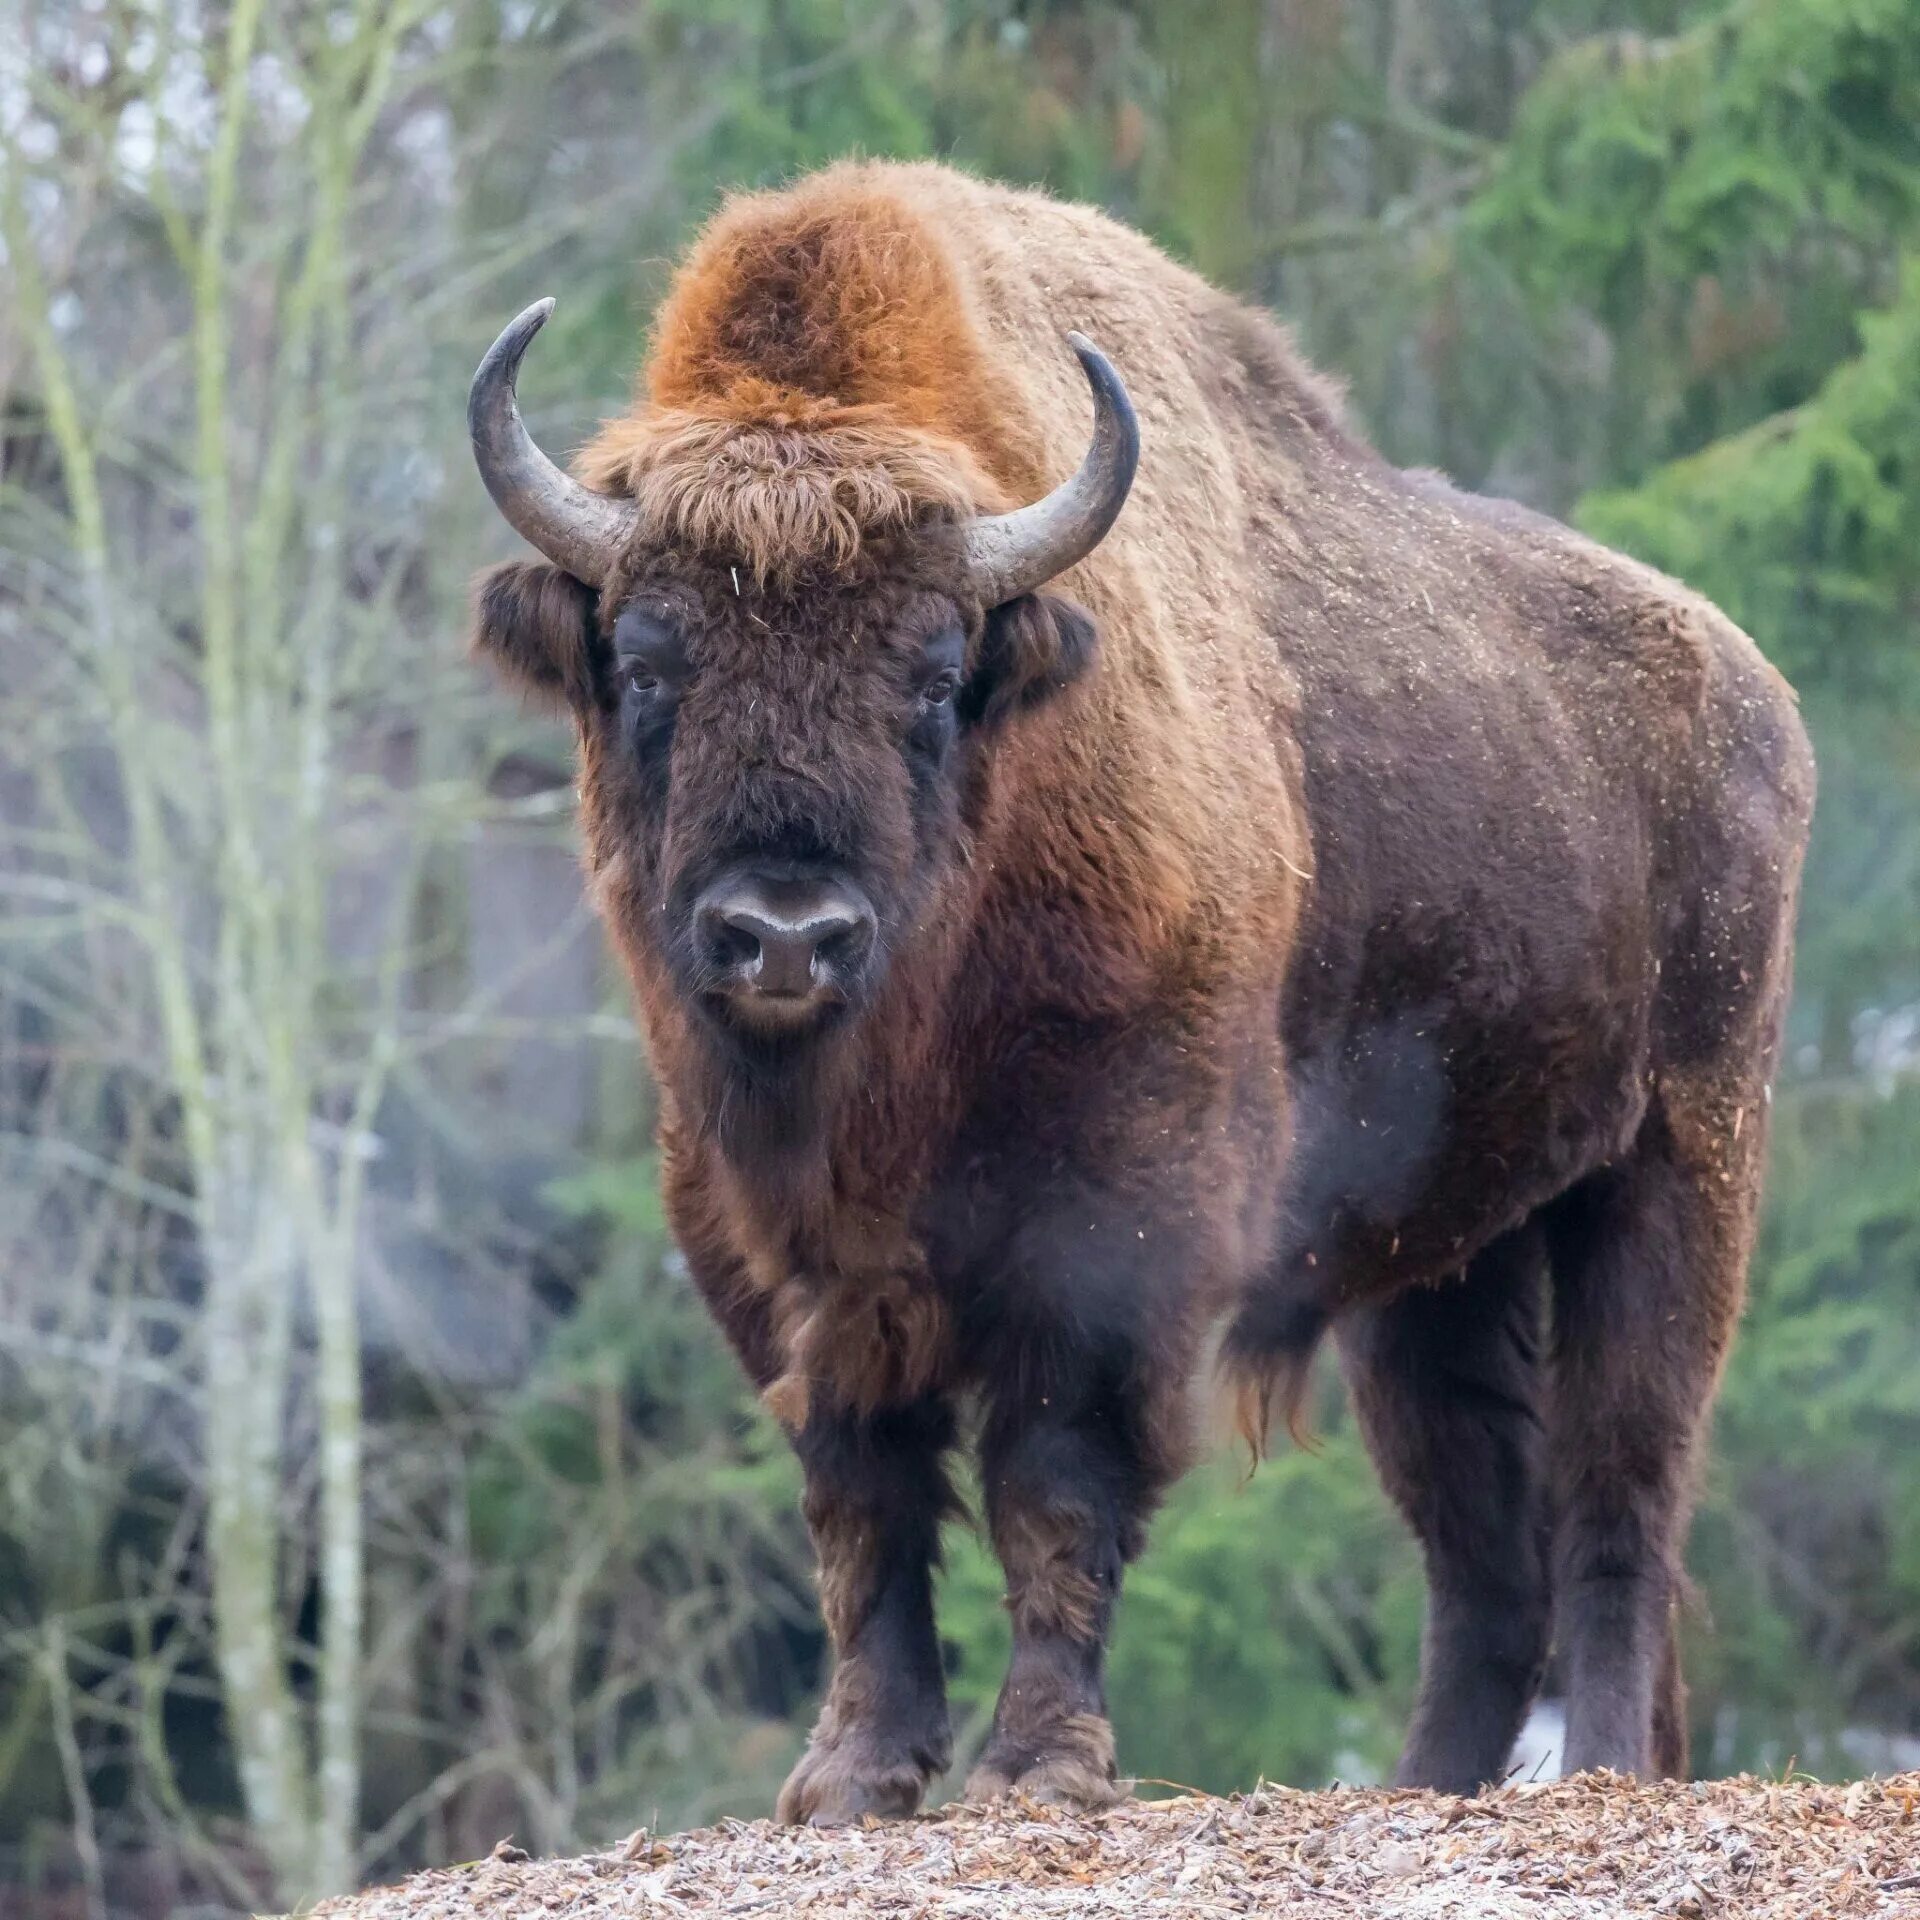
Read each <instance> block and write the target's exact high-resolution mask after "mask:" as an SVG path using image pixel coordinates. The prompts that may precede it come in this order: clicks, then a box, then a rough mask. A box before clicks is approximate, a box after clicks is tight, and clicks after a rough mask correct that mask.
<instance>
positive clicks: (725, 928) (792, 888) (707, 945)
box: [697, 881, 876, 998]
mask: <svg viewBox="0 0 1920 1920" xmlns="http://www.w3.org/2000/svg"><path fill="white" fill-rule="evenodd" d="M697 924H698V928H699V934H700V941H701V945H702V947H703V949H704V950H705V953H706V956H707V959H708V961H709V963H710V964H711V965H713V966H714V967H715V968H716V969H717V970H719V971H720V972H721V973H723V974H726V975H728V976H730V977H731V979H732V981H733V982H734V983H735V985H736V986H743V987H748V988H752V989H754V990H756V991H758V992H760V993H766V994H776V995H783V996H789V997H803V998H815V997H819V996H820V995H822V994H824V993H826V992H827V991H828V990H829V989H831V988H833V987H835V986H836V985H840V984H844V975H845V974H846V972H847V971H848V970H850V969H851V968H853V967H854V966H856V965H857V964H858V963H859V961H860V960H861V959H862V958H863V957H864V956H865V953H866V951H867V948H868V947H869V946H870V945H871V944H872V940H873V934H874V928H875V924H876V923H875V920H874V915H873V910H872V908H871V907H869V906H868V905H867V903H866V901H865V900H864V899H863V898H862V897H861V896H860V895H859V894H858V893H856V892H855V891H854V890H853V889H852V888H851V887H850V886H839V885H827V884H823V883H819V882H798V881H784V882H781V881H769V882H759V881H744V882H741V883H739V884H736V885H734V886H730V887H728V888H726V889H725V890H724V891H722V892H720V893H719V894H718V896H717V897H715V898H711V899H709V900H707V901H704V902H703V903H702V904H701V906H700V909H699V912H698V915H697ZM836 976H841V978H839V979H836Z"/></svg>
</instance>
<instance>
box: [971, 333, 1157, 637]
mask: <svg viewBox="0 0 1920 1920" xmlns="http://www.w3.org/2000/svg"><path fill="white" fill-rule="evenodd" d="M1067 343H1068V345H1069V346H1071V347H1072V348H1073V350H1074V352H1075V353H1077V354H1078V355H1079V356H1080V365H1081V368H1082V370H1083V371H1084V372H1085V374H1086V376H1087V384H1088V386H1090V387H1091V388H1092V389H1093V444H1092V445H1091V446H1089V447H1088V449H1087V455H1086V458H1085V459H1084V460H1082V461H1081V462H1080V470H1079V472H1077V473H1076V474H1075V475H1074V476H1073V478H1072V479H1071V480H1065V481H1062V482H1061V484H1060V485H1059V486H1057V487H1055V488H1054V490H1053V491H1052V492H1051V493H1050V494H1048V495H1047V497H1046V498H1045V499H1044V500H1036V501H1035V502H1034V503H1033V505H1032V506H1030V507H1021V508H1019V509H1017V510H1016V511H1015V512H1013V513H998V514H991V515H983V516H982V517H981V518H979V519H977V520H975V521H973V522H972V523H971V524H970V525H969V526H968V528H967V536H966V540H967V571H968V576H969V579H970V581H971V584H972V586H973V588H974V590H975V591H976V592H977V593H978V595H979V597H980V599H981V601H982V603H983V604H984V605H986V606H990V607H997V606H999V605H1000V604H1001V603H1002V602H1004V601H1007V600H1016V599H1018V598H1019V597H1020V595H1021V594H1023V593H1031V592H1033V590H1034V589H1035V588H1036V587H1040V586H1044V585H1045V584H1046V582H1047V581H1049V580H1051V579H1052V578H1053V577H1054V575H1055V574H1058V573H1064V572H1066V570H1067V569H1068V568H1069V567H1070V566H1072V565H1073V564H1074V562H1075V561H1076V560H1084V559H1085V558H1086V557H1087V555H1088V554H1090V553H1091V552H1092V551H1093V550H1094V548H1095V547H1097V546H1098V545H1099V544H1100V542H1101V541H1102V540H1103V539H1105V538H1106V534H1107V529H1108V528H1109V527H1111V526H1112V525H1113V523H1114V521H1115V520H1116V519H1118V518H1119V516H1120V509H1121V508H1122V507H1123V506H1125V505H1126V501H1127V490H1128V489H1129V488H1130V487H1131V486H1132V485H1133V470H1134V467H1135V466H1136V464H1138V462H1139V459H1140V424H1139V422H1138V421H1137V420H1135V418H1134V417H1133V402H1132V401H1131V400H1129V399H1128V398H1127V390H1126V388H1125V387H1124V386H1122V385H1121V383H1120V376H1119V375H1118V374H1117V373H1115V372H1114V370H1113V362H1112V361H1110V360H1109V359H1108V358H1107V356H1106V355H1105V354H1104V353H1102V352H1101V351H1100V349H1099V348H1098V347H1096V346H1095V345H1094V344H1093V342H1092V341H1091V340H1089V339H1088V338H1087V336H1086V335H1085V334H1084V333H1070V334H1068V335H1067Z"/></svg>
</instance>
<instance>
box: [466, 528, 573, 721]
mask: <svg viewBox="0 0 1920 1920" xmlns="http://www.w3.org/2000/svg"><path fill="white" fill-rule="evenodd" d="M598 598H599V596H598V595H597V594H596V593H595V592H594V590H593V588H591V587H589V586H584V585H582V583H581V582H580V581H578V580H576V579H575V578H574V577H573V575H572V574H570V573H562V572H561V571H560V569H559V568H558V567H552V566H548V565H547V563H546V562H545V561H544V560H510V561H508V562H506V564H505V565H503V566H498V567H492V568H490V569H489V570H488V571H487V572H486V573H483V574H482V575H481V576H480V579H479V581H478V583H477V584H476V586H475V590H474V596H473V650H474V652H475V653H477V654H482V655H484V656H485V657H486V658H487V659H489V660H491V661H492V662H493V663H494V665H495V666H497V667H498V668H499V669H500V671H501V672H502V673H503V674H504V675H505V676H506V677H507V678H508V679H509V680H511V681H512V682H513V683H514V684H515V685H516V686H519V687H523V688H525V689H526V690H527V691H528V692H530V693H532V694H533V695H535V696H536V697H537V698H538V699H539V700H541V701H542V702H543V703H544V704H546V705H547V706H550V707H557V706H559V705H561V704H562V703H564V704H566V705H569V706H571V707H573V708H574V709H575V710H576V711H579V710H583V709H585V708H586V707H588V706H591V705H592V704H593V702H594V699H595V688H594V664H595V653H596V650H597V648H598V645H599V624H598V621H597V618H596V614H595V608H596V603H597V601H598Z"/></svg>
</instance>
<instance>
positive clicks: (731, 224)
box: [578, 166, 1022, 578]
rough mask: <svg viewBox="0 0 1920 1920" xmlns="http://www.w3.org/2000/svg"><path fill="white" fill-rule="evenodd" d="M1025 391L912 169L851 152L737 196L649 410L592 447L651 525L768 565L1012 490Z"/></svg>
mask: <svg viewBox="0 0 1920 1920" xmlns="http://www.w3.org/2000/svg"><path fill="white" fill-rule="evenodd" d="M1006 399H1007V396H1006V394H1005V393H1004V391H1003V389H1002V386H1001V383H1000V382H999V381H998V380H997V379H996V377H995V375H994V370H993V365H992V362H991V360H990V358H989V356H988V353H987V350H986V343H985V337H984V334H983V331H982V328H981V326H980V324H979V322H978V320H977V319H976V317H975V314H974V311H973V307H972V302H971V299H970V297H969V294H968V290H967V288H966V286H965V285H964V283H963V281H962V278H961V276H960V273H959V271H958V269H957V268H956V266H955V263H954V260H953V258H952V255H951V254H950V252H949V251H948V249H947V248H946V247H944V246H943V245H942V244H941V242H940V240H939V237H938V235H937V234H936V233H935V232H934V230H933V229H932V227H931V226H930V225H929V224H928V223H927V221H926V220H925V219H924V218H923V217H922V215H921V214H920V213H919V212H918V211H917V210H916V209H915V208H914V207H913V206H912V205H911V204H909V202H908V201H907V200H906V198H905V197H904V196H903V195H902V194H901V193H900V191H899V190H898V189H897V188H889V187H888V186H887V185H885V184H883V183H882V182H880V181H878V180H876V179H875V178H874V177H873V175H872V173H871V172H870V171H869V170H868V169H866V168H863V167H859V166H847V167H838V168H834V169H832V170H831V171H829V172H827V173H824V174H818V175H815V176H813V177H812V178H811V179H808V180H806V181H804V182H802V183H801V184H800V185H799V186H797V187H794V188H791V189H788V190H785V191H782V192H777V193H762V194H748V195H741V196H737V197H736V198H734V199H732V200H730V201H729V202H728V203H727V204H726V205H725V206H724V207H723V208H722V209H721V210H720V212H719V213H718V214H717V215H716V216H715V217H714V219H713V220H712V222H711V223H710V224H709V225H708V227H707V229H706V231H705V233H704V234H702V236H701V237H700V239H699V240H698V241H697V242H696V243H695V245H694V247H693V249H692V251H691V253H690V254H689V255H688V257H687V260H686V262H685V264H684V265H683V266H682V268H681V269H680V272H679V274H678V276H677V278H676V279H675V281H674V285H673V288H672V290H671V292H670V293H669V294H668V296H667V299H666V301H665V303H664V304H663V305H662V307H661V309H660V313H659V317H658V320H657V322H656V325H655V330H654V338H653V347H652V352H651V354H650V356H649V358H648V361H647V364H646V366H645V368H644V369H643V371H642V375H641V383H640V392H639V394H638V395H637V396H636V400H635V405H634V408H633V410H632V411H631V412H630V413H629V414H627V415H625V416H623V417H622V418H619V419H616V420H610V421H608V422H606V423H605V424H604V425H603V426H602V427H601V429H600V431H599V433H598V434H597V435H596V436H595V438H594V439H593V440H592V441H591V442H590V443H589V445H588V446H587V447H586V449H585V450H584V451H583V452H582V454H581V456H580V459H579V462H578V470H579V472H580V475H581V478H582V479H584V480H585V481H586V482H587V484H588V485H589V486H592V487H596V488H599V489H600V490H602V491H605V492H614V493H625V494H630V495H632V496H633V498H634V499H635V500H636V501H637V502H638V503H639V505H640V509H641V514H640V520H641V534H640V538H641V539H642V540H643V541H647V542H649V543H672V544H677V545H685V546H690V547H693V548H696V549H698V550H701V551H704V552H708V553H712V554H714V555H716V556H717V557H719V558H722V559H727V560H734V561H739V562H743V563H745V564H746V565H747V566H749V567H750V568H751V569H752V570H753V571H754V573H755V574H756V575H758V576H759V577H762V578H765V577H767V576H769V575H774V574H779V573H783V572H786V571H788V570H789V569H790V568H792V567H794V566H796V565H799V564H801V563H803V562H806V561H810V560H816V559H826V560H828V561H830V562H832V563H834V564H836V565H845V564H846V563H848V562H850V561H851V560H852V559H853V558H854V556H855V554H856V553H857V551H858V549H859V546H860V543H861V541H862V539H863V538H864V537H865V536H866V535H867V534H870V533H875V532H883V531H886V530H889V529H893V528H898V527H901V526H906V525H910V524H913V523H916V522H919V521H924V520H929V519H952V518H958V517H962V516H964V515H966V514H968V513H970V512H974V511H977V510H980V509H983V508H985V509H993V508H998V507H1001V506H1004V505H1006V504H1009V500H1008V495H1009V491H1010V483H1013V482H1014V481H1015V479H1016V470H1017V469H1018V468H1019V466H1020V465H1021V464H1022V463H1021V462H1019V461H1018V460H1017V458H1015V457H1013V456H1012V453H1011V450H1010V449H1008V448H1005V447H1004V446H1003V445H1002V444H1001V442H1000V436H999V435H998V434H996V430H995V421H996V419H997V418H1004V417H1005V415H1006V413H1007V411H1008V409H1007V407H1006V404H1005V403H1006Z"/></svg>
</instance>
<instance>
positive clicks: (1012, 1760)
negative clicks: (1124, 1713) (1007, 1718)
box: [966, 1714, 1126, 1813]
mask: <svg viewBox="0 0 1920 1920" xmlns="http://www.w3.org/2000/svg"><path fill="white" fill-rule="evenodd" d="M1010 1794H1024V1795H1025V1796H1026V1798H1028V1799H1029V1800H1038V1801H1039V1802H1040V1803H1041V1804H1042V1805H1044V1806H1050V1807H1066V1808H1069V1809H1071V1810H1072V1811H1073V1812H1075V1813H1091V1812H1093V1811H1094V1810H1095V1809H1097V1808H1100V1807H1110V1806H1112V1805H1113V1803H1114V1802H1115V1801H1116V1800H1122V1799H1125V1797H1126V1795H1125V1792H1124V1790H1123V1789H1122V1788H1121V1786H1120V1785H1119V1783H1118V1782H1117V1781H1116V1780H1115V1778H1114V1764H1113V1733H1112V1730H1111V1729H1110V1728H1109V1727H1108V1725H1107V1723H1106V1722H1105V1721H1104V1720H1101V1719H1098V1718H1096V1717H1095V1716H1093V1715H1091V1714H1082V1715H1077V1716H1075V1718H1074V1719H1073V1720H1072V1721H1071V1722H1070V1723H1069V1724H1068V1725H1067V1726H1065V1727H1063V1728H1062V1729H1060V1730H1059V1732H1058V1733H1057V1734H1056V1735H1055V1736H1054V1737H1053V1738H1052V1739H1050V1740H1046V1741H1044V1742H1042V1741H1034V1740H1030V1739H1028V1740H1021V1741H1019V1742H1018V1743H1015V1742H1013V1741H1005V1742H1003V1741H1001V1740H1000V1739H998V1738H995V1739H993V1740H990V1741H989V1742H988V1743H987V1750H986V1752H985V1753H983V1754H982V1755H981V1756H980V1762H979V1764H978V1765H977V1766H976V1767H975V1768H974V1770H973V1772H972V1773H971V1774H969V1775H968V1776H967V1792H966V1797H967V1799H968V1800H970V1801H972V1802H974V1803H975V1804H976V1805H984V1804H986V1803H988V1802H990V1801H994V1800H1004V1799H1006V1798H1007V1797H1008V1796H1009V1795H1010Z"/></svg>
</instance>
